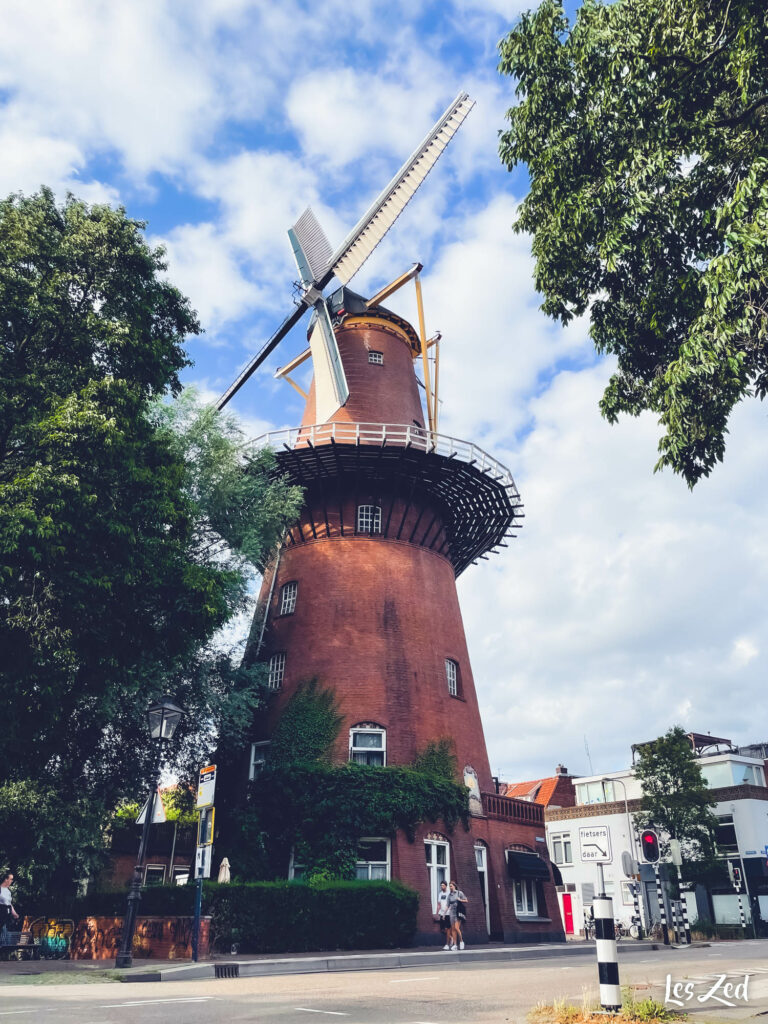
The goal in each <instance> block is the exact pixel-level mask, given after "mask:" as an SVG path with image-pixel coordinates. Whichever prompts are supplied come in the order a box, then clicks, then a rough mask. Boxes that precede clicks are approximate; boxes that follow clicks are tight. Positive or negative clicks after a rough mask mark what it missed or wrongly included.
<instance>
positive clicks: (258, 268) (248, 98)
mask: <svg viewBox="0 0 768 1024" xmlns="http://www.w3.org/2000/svg"><path fill="white" fill-rule="evenodd" d="M522 6H528V5H527V4H524V5H519V4H518V3H517V2H515V0H453V2H449V0H444V2H441V3H422V4H419V3H406V2H402V0H389V2H386V3H384V2H380V0H360V2H356V3H353V4H349V3H348V2H345V3H341V2H339V0H328V2H326V3H325V4H323V5H314V4H313V5H310V4H308V3H303V2H298V0H282V2H281V3H280V4H279V5H278V4H276V3H267V2H263V0H200V2H197V3H195V4H179V3H174V2H171V0H134V2H132V3H130V4H121V5H118V4H113V3H108V2H94V0H56V2H54V0H39V2H38V3H35V4H29V3H26V2H21V0H0V13H1V14H2V25H3V33H2V36H0V153H2V159H1V160H0V192H2V193H3V194H5V193H8V192H11V191H16V190H22V191H26V192H30V191H33V190H34V189H35V188H37V187H38V186H39V185H40V184H41V183H46V184H49V185H51V186H52V187H53V188H55V189H56V190H57V192H58V193H59V194H60V195H63V194H64V193H65V192H66V191H67V190H68V189H69V190H71V191H73V192H74V193H75V194H77V195H79V196H81V197H83V198H85V199H87V200H89V201H106V202H111V203H121V204H123V205H124V206H125V207H126V208H127V210H128V212H129V213H130V214H131V215H132V216H134V217H137V218H139V219H145V220H146V221H148V229H147V230H148V234H149V236H150V237H151V238H152V239H153V240H154V241H155V242H158V243H160V242H162V244H164V245H165V246H166V247H167V250H168V260H169V276H170V277H171V279H172V280H173V281H174V282H175V283H176V284H178V286H179V287H180V288H181V289H182V290H183V291H184V292H185V293H186V294H188V295H189V296H190V298H191V300H192V303H193V305H194V306H195V307H196V308H197V309H198V310H199V312H200V316H201V320H202V322H203V325H204V326H205V329H206V333H205V334H204V335H203V336H202V337H200V338H197V339H193V340H192V341H191V343H190V354H191V355H192V357H193V358H194V360H195V366H194V367H193V368H192V369H191V370H189V371H188V372H187V373H186V376H185V380H186V382H187V383H190V384H195V385H196V386H197V387H198V388H200V389H201V391H202V392H203V394H205V395H206V396H209V397H211V398H213V397H216V396H217V395H218V394H220V392H221V391H222V390H223V389H224V388H225V387H226V386H227V384H228V383H229V382H230V381H231V379H232V378H233V377H234V376H235V375H236V374H237V372H238V370H239V369H240V368H241V367H242V365H243V364H244V363H245V362H247V360H248V359H249V357H250V356H251V355H252V354H253V353H254V352H255V351H256V350H257V349H258V348H259V347H260V346H261V345H262V344H263V342H264V341H265V340H266V338H267V337H268V336H269V335H270V334H271V332H272V331H273V330H274V328H275V327H276V326H277V325H278V324H279V323H280V321H281V320H282V319H283V317H284V316H285V315H286V314H287V313H288V312H289V311H290V309H291V305H290V302H291V283H292V281H293V280H294V278H295V277H296V271H295V268H294V266H293V262H292V259H291V255H290V247H289V244H288V239H287V235H286V229H287V228H288V227H289V226H290V224H291V223H292V222H293V221H294V220H295V219H296V217H297V216H298V214H300V213H301V211H302V210H303V209H304V207H305V206H306V205H312V207H313V208H314V210H315V212H316V213H317V215H318V217H319V218H320V220H321V222H322V223H323V225H324V227H325V229H326V232H327V234H328V236H329V238H330V239H331V242H332V243H334V244H336V243H338V242H339V241H340V240H341V239H342V238H343V237H344V236H345V234H346V233H347V231H348V230H349V229H350V228H351V226H352V225H353V224H354V223H355V222H356V221H357V219H358V217H359V216H360V214H361V213H362V211H363V210H364V209H365V207H366V206H367V205H368V203H369V202H370V201H371V199H372V198H373V197H374V196H375V195H376V194H377V192H378V191H379V190H380V188H381V187H382V186H383V185H384V184H385V183H386V181H387V180H388V179H389V177H390V176H391V175H392V174H393V173H394V171H395V170H396V169H397V168H398V167H399V165H400V164H401V162H402V161H403V160H404V159H405V157H406V156H407V155H408V154H409V153H410V152H411V150H412V149H413V147H414V146H415V145H416V144H417V142H418V141H419V139H420V138H421V136H422V135H423V134H424V132H425V131H426V130H427V129H428V128H429V127H430V125H431V123H432V122H433V121H434V119H435V117H436V116H437V115H439V114H440V113H441V112H442V110H443V109H444V107H445V106H446V105H447V104H448V103H449V102H450V100H451V99H452V98H453V97H454V96H455V94H456V93H457V92H458V91H459V89H462V88H463V89H466V90H467V91H468V92H469V93H470V95H471V96H472V97H473V98H474V99H475V100H476V101H477V106H476V108H475V110H474V111H473V112H472V114H471V115H470V117H469V119H468V120H467V122H466V123H465V125H464V127H463V128H462V129H461V131H460V132H459V134H458V135H457V137H456V139H455V140H454V142H453V143H452V144H451V146H450V147H449V149H448V150H447V152H446V154H445V156H444V157H443V158H442V160H441V161H440V162H439V163H438V165H437V167H436V168H435V169H434V170H433V172H432V173H431V174H430V176H429V177H428V179H427V181H426V182H425V184H424V185H423V186H422V188H421V189H420V191H419V193H417V195H416V197H415V198H414V200H413V201H412V203H411V204H410V206H409V207H408V209H407V211H406V212H405V213H404V214H403V216H402V217H401V218H400V220H399V221H398V222H397V224H396V225H395V227H394V229H393V230H392V231H391V232H390V234H389V235H388V236H387V238H386V239H385V241H384V243H383V244H382V245H381V246H380V247H379V249H377V251H376V253H375V254H374V255H373V257H372V258H371V259H370V260H369V261H368V263H366V265H365V266H364V268H363V270H362V271H361V273H360V274H359V275H358V276H357V277H356V278H355V279H354V281H353V287H355V288H356V289H358V290H360V291H363V292H368V293H369V294H370V293H372V292H373V291H374V290H376V289H377V288H378V287H379V286H380V285H382V284H384V283H386V282H387V281H388V280H390V279H392V278H394V277H395V276H396V275H397V274H399V273H401V272H402V271H403V270H405V269H407V268H408V267H409V266H410V264H411V263H412V262H414V261H415V260H419V261H420V262H422V263H423V264H424V272H423V285H424V295H425V303H426V315H427V330H428V331H429V332H430V333H432V332H433V331H434V330H438V329H439V330H441V331H442V333H443V343H442V349H441V394H442V399H443V406H442V411H441V431H442V432H445V433H447V434H451V435H453V436H456V437H461V438H465V439H467V440H471V441H474V442H475V443H477V444H479V445H481V446H482V447H484V448H486V449H487V450H488V451H489V452H490V453H491V454H493V455H494V456H496V457H497V458H499V459H500V460H502V461H504V462H505V463H506V464H507V465H508V466H509V467H510V468H511V470H512V472H513V474H514V475H515V478H516V481H517V483H518V486H519V488H520V490H521V493H522V496H523V499H524V501H525V503H526V512H527V519H526V526H525V529H524V530H523V531H521V535H520V538H519V540H517V541H516V542H515V543H514V544H513V545H511V547H510V548H509V549H507V550H506V551H504V552H503V554H502V555H500V556H497V557H496V558H495V559H492V560H491V561H489V562H482V563H481V564H480V565H479V566H477V567H475V568H472V569H470V570H469V571H467V573H465V574H464V576H462V578H461V579H460V581H459V591H460V597H461V600H462V607H463V609H464V615H465V624H466V629H467V636H468V642H469V648H470V654H471V657H472V662H473V668H474V674H475V681H476V685H477V688H478V693H479V697H480V704H481V708H482V710H483V714H484V717H485V723H486V733H487V738H488V746H489V752H490V757H491V765H492V768H493V769H494V771H497V772H499V773H501V774H502V775H503V776H504V777H506V778H508V779H521V778H524V777H534V776H537V775H539V774H548V773H551V772H552V770H553V769H554V766H555V765H556V764H557V763H558V762H564V763H565V764H566V765H567V767H568V768H570V769H571V770H572V771H575V772H581V773H588V772H590V771H591V770H592V769H594V771H601V770H612V769H616V768H619V767H622V766H623V765H625V764H627V763H628V761H629V757H630V749H629V748H630V745H631V743H632V742H635V741H637V740H643V739H647V738H648V737H649V736H651V735H654V734H657V733H658V732H660V731H663V730H665V729H666V728H668V727H669V726H670V725H671V724H673V723H675V722H680V723H681V724H683V725H685V726H686V727H687V728H690V729H693V730H696V731H704V732H706V731H708V730H709V731H712V732H713V733H716V734H719V735H723V736H730V737H731V738H733V739H734V741H736V742H742V743H747V742H750V741H755V740H764V739H766V736H765V734H764V733H765V730H764V728H763V722H764V719H763V718H762V717H761V716H758V715H756V714H755V712H756V709H757V708H760V707H761V706H762V702H763V691H764V678H765V650H766V644H767V643H768V635H767V629H768V627H767V626H766V623H765V617H764V615H763V614H762V607H763V603H764V595H765V593H766V583H767V582H768V544H766V542H765V541H764V538H765V537H768V529H766V527H767V526H768V523H766V516H767V514H766V511H765V510H766V507H768V503H766V500H765V498H766V494H765V483H764V481H765V478H766V472H765V470H766V466H765V461H766V460H765V454H764V447H765V446H764V444H763V438H764V436H765V435H764V431H765V417H764V410H763V409H762V408H761V407H760V406H759V405H756V404H753V405H747V406H744V407H743V408H742V409H740V410H739V412H738V413H737V415H736V416H735V417H734V420H733V423H732V430H731V441H730V446H729V450H728V454H727V458H726V464H725V465H724V466H723V467H721V468H719V469H718V471H717V473H716V475H715V476H714V477H713V478H712V480H709V481H705V482H704V483H703V484H701V485H700V486H699V487H697V489H696V491H695V492H694V493H693V494H690V493H689V492H688V491H687V489H686V488H685V486H684V484H683V483H682V482H681V481H679V480H678V479H676V478H674V477H672V476H671V475H670V474H669V473H664V474H660V475H656V476H654V475H653V473H652V467H653V464H654V462H655V450H656V443H657V439H658V433H659V431H658V427H657V425H656V424H655V423H654V421H653V418H652V417H640V418H639V419H638V420H632V421H626V422H623V423H621V424H620V425H619V426H617V427H609V426H608V425H607V424H606V423H605V422H604V421H603V420H602V419H601V418H600V416H599V413H598V410H597V402H598V400H599V397H600V393H601V390H602V388H603V387H604V386H605V383H606V381H607V379H608V376H609V374H610V371H611V364H610V361H608V360H603V359H598V358H597V357H596V356H595V353H594V350H593V348H592V346H591V344H590V342H589V339H588V336H587V330H586V324H585V323H583V322H576V323H574V324H572V325H570V326H569V328H568V329H567V330H563V329H561V328H560V327H558V326H557V325H555V324H553V323H551V322H549V321H548V320H547V319H546V318H544V317H543V316H542V314H541V313H540V312H539V310H538V305H539V301H540V300H539V298H538V297H537V295H536V293H535V291H534V289H533V284H532V261H531V257H530V239H528V238H526V237H524V236H519V235H514V234H513V232H512V230H511V223H512V220H513V218H514V210H515V205H516V202H517V201H519V199H520V198H522V196H523V195H524V194H525V189H526V177H525V172H524V170H518V171H516V172H515V173H513V174H509V173H508V172H507V171H506V170H505V169H504V168H502V167H501V165H500V163H499V160H498V156H497V133H498V131H499V129H501V128H503V125H504V112H505V110H506V109H507V107H508V106H509V105H510V104H511V103H513V102H514V94H513V88H512V83H511V82H510V81H509V80H508V79H502V78H501V77H500V76H499V75H498V74H497V71H496V62H497V55H496V46H497V43H498V40H499V39H500V38H501V37H502V36H503V34H504V33H505V32H506V31H507V30H508V29H509V27H510V26H511V25H512V23H513V22H514V19H515V18H516V17H517V15H518V13H519V10H520V8H521V7H522ZM390 304H391V305H392V306H393V307H394V308H396V309H398V311H399V312H401V313H402V314H403V315H405V316H409V317H412V316H413V313H414V307H413V302H412V299H411V297H410V292H409V293H400V294H399V295H398V296H397V297H396V299H393V300H391V303H390ZM304 344H305V342H304V333H303V330H302V328H301V327H299V328H297V329H296V331H295V332H294V334H293V335H292V336H291V337H289V338H288V339H287V340H286V342H285V343H284V344H283V345H282V346H281V348H280V349H279V350H278V352H277V353H275V357H274V358H273V359H272V360H271V362H270V364H269V365H268V366H267V367H266V368H265V370H264V371H262V372H261V373H260V374H259V375H258V376H257V377H256V378H253V379H252V381H251V383H250V384H249V385H247V386H246V388H244V389H243V391H242V392H241V393H240V395H238V397H237V399H236V401H235V402H234V403H233V406H234V409H235V411H236V412H237V414H238V415H239V416H240V418H241V420H242V422H243V427H244V429H245V430H246V431H247V433H248V434H249V436H256V435H258V434H260V433H263V432H264V431H265V430H267V429H270V428H271V427H281V426H288V425H292V424H295V423H296V422H297V421H298V420H299V418H300V415H301V408H300V402H299V399H298V396H296V395H295V393H294V392H293V391H292V390H291V389H290V388H289V387H288V386H287V385H286V384H283V383H280V382H276V381H274V380H273V377H272V371H273V370H274V368H275V366H276V365H278V364H282V363H285V362H286V361H287V360H288V359H289V358H290V357H292V356H293V355H296V354H297V353H298V352H299V351H300V350H301V349H302V348H303V347H304ZM242 628H245V627H244V626H243V627H242ZM585 737H586V739H587V741H588V744H589V748H590V753H591V758H592V763H591V764H590V763H589V761H588V758H587V755H586V751H585Z"/></svg>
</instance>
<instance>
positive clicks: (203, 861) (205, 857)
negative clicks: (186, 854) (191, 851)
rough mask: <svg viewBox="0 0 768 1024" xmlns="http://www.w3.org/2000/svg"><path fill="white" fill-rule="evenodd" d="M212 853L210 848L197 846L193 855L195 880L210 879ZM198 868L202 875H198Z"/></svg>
mask: <svg viewBox="0 0 768 1024" xmlns="http://www.w3.org/2000/svg"><path fill="white" fill-rule="evenodd" d="M212 851H213V847H212V846H198V848H197V851H196V853H195V878H210V877H211V853H212ZM200 868H202V869H203V873H202V874H200Z"/></svg>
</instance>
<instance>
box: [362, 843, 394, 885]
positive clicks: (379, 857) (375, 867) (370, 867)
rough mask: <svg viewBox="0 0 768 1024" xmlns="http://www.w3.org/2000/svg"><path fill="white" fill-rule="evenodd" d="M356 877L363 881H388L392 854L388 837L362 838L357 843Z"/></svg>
mask: <svg viewBox="0 0 768 1024" xmlns="http://www.w3.org/2000/svg"><path fill="white" fill-rule="evenodd" d="M355 877H356V878H359V879H360V880H361V881H364V882H365V881H371V882H376V881H382V882H388V881H389V879H390V877H391V873H390V856H389V840H388V839H361V840H360V842H359V843H358V844H357V861H356V862H355Z"/></svg>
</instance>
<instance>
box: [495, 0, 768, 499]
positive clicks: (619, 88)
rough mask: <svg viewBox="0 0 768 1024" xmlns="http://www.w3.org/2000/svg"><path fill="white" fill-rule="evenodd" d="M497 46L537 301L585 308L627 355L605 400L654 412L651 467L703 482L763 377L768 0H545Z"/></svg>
mask: <svg viewBox="0 0 768 1024" xmlns="http://www.w3.org/2000/svg"><path fill="white" fill-rule="evenodd" d="M500 53H501V62H500V70H501V71H502V72H504V73H506V74H508V75H511V76H513V77H514V79H515V82H516V93H517V95H518V97H519V98H520V99H519V103H518V104H517V105H516V106H514V107H513V108H512V109H511V110H510V111H509V112H508V115H507V117H508V120H509V126H508V128H507V130H506V131H505V132H504V133H503V134H502V136H501V145H500V153H501V158H502V161H503V162H504V163H505V164H506V166H507V167H508V168H509V169H512V168H513V167H514V166H515V165H516V164H518V163H525V164H527V166H528V171H529V174H530V180H531V184H530V192H529V194H528V195H527V196H526V198H525V199H524V200H523V202H522V203H521V205H520V208H519V214H518V217H517V220H516V223H515V228H516V230H518V231H526V232H530V233H531V234H532V235H533V253H534V256H535V259H536V271H535V279H536V287H537V289H538V290H539V291H540V292H541V293H542V294H543V296H544V302H543V307H542V308H543V309H544V310H545V312H547V313H548V314H549V315H551V316H552V317H555V318H556V319H559V320H561V321H562V322H563V323H567V322H568V321H569V320H570V319H571V318H572V317H574V316H579V315H581V314H583V313H585V312H586V311H587V310H588V311H589V317H590V333H591V336H592V339H593V340H594V343H595V345H596V347H597V349H598V351H599V352H602V353H611V354H613V355H615V356H616V357H617V360H618V368H617V370H616V372H615V373H614V374H613V376H612V378H611V380H610V383H609V385H608V387H607V389H606V391H605V394H604V396H603V399H602V402H601V409H602V412H603V414H604V415H605V416H606V417H607V419H608V420H609V421H611V422H614V421H615V420H616V419H617V418H618V416H619V415H620V414H621V413H630V414H632V415H638V414H639V413H640V412H642V411H643V410H652V411H653V412H655V413H657V414H658V416H659V421H660V423H661V425H662V427H663V430H664V434H663V436H662V438H661V440H660V443H659V451H660V457H659V460H658V463H657V466H656V468H657V469H659V468H661V467H663V466H669V467H671V468H672V469H673V470H674V471H675V472H677V473H680V474H682V475H683V477H684V478H685V479H686V481H687V482H688V484H689V486H691V487H693V486H694V485H695V483H696V482H697V481H698V480H699V479H700V478H701V477H702V476H707V475H708V474H709V473H710V472H711V470H712V469H713V467H714V466H715V465H716V464H717V462H718V461H722V458H723V454H724V450H725V435H726V433H727V424H728V419H729V416H730V414H731V412H732V410H733V408H734V406H735V405H736V404H737V403H738V402H740V401H741V400H742V399H743V398H745V397H747V396H752V395H756V396H758V397H760V398H764V397H765V394H766V391H768V348H767V342H768V147H767V145H766V137H767V131H768V7H766V4H765V3H764V0H615V2H613V3H608V2H605V0H585V2H584V3H583V4H582V6H581V7H580V9H579V11H578V14H577V17H576V20H575V23H574V24H573V26H571V25H570V24H569V22H568V20H567V19H566V17H565V15H564V13H563V8H562V5H561V3H559V2H558V0H543V2H542V3H541V4H540V6H539V7H538V8H537V10H536V11H535V12H533V13H528V14H525V15H523V17H522V18H521V20H520V22H519V24H518V25H517V26H516V27H515V28H514V30H513V31H512V32H511V33H510V34H509V35H508V36H507V37H506V38H505V39H504V40H503V41H502V43H501V44H500Z"/></svg>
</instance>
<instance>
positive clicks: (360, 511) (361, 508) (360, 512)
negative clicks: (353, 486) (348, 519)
mask: <svg viewBox="0 0 768 1024" xmlns="http://www.w3.org/2000/svg"><path fill="white" fill-rule="evenodd" d="M357 532H358V533H381V506H380V505H358V506H357Z"/></svg>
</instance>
